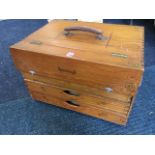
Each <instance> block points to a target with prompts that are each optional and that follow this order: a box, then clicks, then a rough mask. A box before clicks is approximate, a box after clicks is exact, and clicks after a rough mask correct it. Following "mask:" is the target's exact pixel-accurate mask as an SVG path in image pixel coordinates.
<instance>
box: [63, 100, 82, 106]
mask: <svg viewBox="0 0 155 155" xmlns="http://www.w3.org/2000/svg"><path fill="white" fill-rule="evenodd" d="M66 103H67V104H69V105H72V106H75V107H79V106H80V104H79V103H78V102H76V101H74V100H68V101H66Z"/></svg>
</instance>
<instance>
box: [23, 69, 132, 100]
mask: <svg viewBox="0 0 155 155" xmlns="http://www.w3.org/2000/svg"><path fill="white" fill-rule="evenodd" d="M23 76H24V79H29V80H32V81H36V82H37V81H38V82H42V83H46V84H49V85H53V86H56V87H62V88H66V89H71V90H76V91H80V92H85V93H88V94H93V95H96V96H101V97H108V98H112V99H116V100H119V101H123V102H131V98H132V97H131V96H129V95H123V94H119V93H115V92H113V91H112V92H108V91H106V90H105V89H104V88H102V89H97V88H93V87H89V86H86V85H80V84H77V83H74V82H70V81H66V80H58V79H54V78H49V77H44V76H38V75H32V74H29V73H24V72H23Z"/></svg>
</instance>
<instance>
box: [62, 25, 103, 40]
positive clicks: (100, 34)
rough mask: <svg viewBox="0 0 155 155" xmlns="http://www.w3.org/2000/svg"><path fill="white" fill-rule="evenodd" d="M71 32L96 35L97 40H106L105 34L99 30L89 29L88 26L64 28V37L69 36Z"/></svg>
mask: <svg viewBox="0 0 155 155" xmlns="http://www.w3.org/2000/svg"><path fill="white" fill-rule="evenodd" d="M71 31H82V32H90V33H93V34H96V38H97V39H99V40H104V39H105V37H104V36H103V32H102V31H101V30H99V29H96V28H92V27H88V26H72V27H66V28H64V35H66V36H69V35H70V34H71Z"/></svg>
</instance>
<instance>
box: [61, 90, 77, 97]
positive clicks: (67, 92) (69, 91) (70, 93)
mask: <svg viewBox="0 0 155 155" xmlns="http://www.w3.org/2000/svg"><path fill="white" fill-rule="evenodd" d="M64 93H66V94H69V95H73V96H80V94H79V93H77V92H75V91H73V90H64Z"/></svg>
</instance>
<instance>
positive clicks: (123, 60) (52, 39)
mask: <svg viewBox="0 0 155 155" xmlns="http://www.w3.org/2000/svg"><path fill="white" fill-rule="evenodd" d="M72 26H76V27H79V26H86V27H90V28H91V29H93V28H94V29H98V32H102V35H103V36H104V38H102V39H103V40H99V39H101V38H98V39H97V36H96V35H95V34H93V33H89V32H81V31H76V32H71V34H69V35H66V34H65V35H64V32H65V31H64V29H65V28H66V27H72ZM10 50H11V54H12V56H13V59H14V63H15V64H16V66H17V68H18V69H19V70H20V71H21V73H22V74H23V77H24V79H25V81H26V84H27V86H28V88H29V91H30V93H31V95H32V97H33V98H34V99H36V100H39V101H43V102H47V103H49V104H54V105H56V106H59V107H63V108H66V109H70V110H74V111H77V112H81V113H84V114H88V115H91V116H95V117H97V118H101V119H105V120H108V121H111V122H115V123H118V124H126V122H127V119H128V116H129V114H130V111H131V108H132V105H133V101H134V100H133V98H135V95H136V93H137V90H138V88H139V86H140V84H141V81H142V76H143V72H144V60H143V55H144V53H143V51H144V29H143V27H138V26H125V25H112V24H97V23H87V22H75V21H74V22H73V21H64V20H54V21H52V22H51V23H49V24H47V25H46V26H44V27H43V28H41V29H39V30H38V31H36V32H34V33H33V34H31V35H29V36H28V37H26V38H25V39H23V40H22V41H20V42H19V43H17V44H15V45H13V46H11V48H10ZM66 89H67V90H66ZM105 90H112V91H111V92H106V91H105ZM68 91H72V93H73V94H74V95H73V94H68ZM76 93H77V94H76ZM68 101H69V102H68ZM70 101H75V102H74V103H78V104H79V105H78V106H77V105H76V106H75V105H70ZM68 103H69V104H68Z"/></svg>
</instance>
